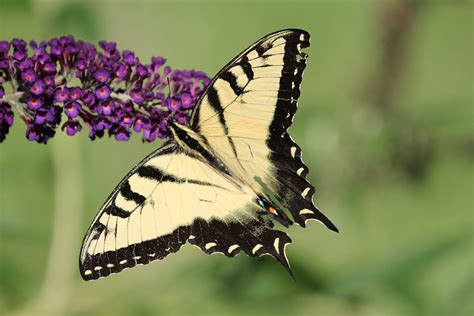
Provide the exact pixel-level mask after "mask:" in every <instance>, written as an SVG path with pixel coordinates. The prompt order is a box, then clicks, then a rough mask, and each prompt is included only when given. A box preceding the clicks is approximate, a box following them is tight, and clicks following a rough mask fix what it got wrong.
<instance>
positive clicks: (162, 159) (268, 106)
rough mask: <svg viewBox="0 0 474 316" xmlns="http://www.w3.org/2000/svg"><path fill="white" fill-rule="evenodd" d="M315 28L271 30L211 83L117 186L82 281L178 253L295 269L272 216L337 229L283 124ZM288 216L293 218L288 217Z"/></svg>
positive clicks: (87, 245) (95, 225)
mask: <svg viewBox="0 0 474 316" xmlns="http://www.w3.org/2000/svg"><path fill="white" fill-rule="evenodd" d="M308 46H309V34H308V33H307V32H306V31H303V30H296V29H289V30H283V31H279V32H275V33H272V34H269V35H267V36H265V37H263V38H262V39H260V40H258V41H257V42H256V43H255V44H253V45H251V46H250V47H249V48H247V49H246V50H244V51H243V52H242V53H240V54H239V55H238V56H237V57H235V58H234V59H233V60H232V61H231V62H229V63H228V64H227V65H226V66H225V67H224V68H223V69H222V70H221V71H219V73H218V74H217V75H216V76H215V77H214V79H213V80H212V81H211V83H210V84H209V86H208V88H207V90H206V91H205V93H203V95H202V96H201V98H200V100H199V101H198V103H197V106H196V108H195V110H194V111H193V113H192V116H191V120H190V124H189V125H188V126H185V125H180V124H178V123H177V122H171V123H170V129H171V131H172V135H173V141H172V142H170V143H168V144H165V145H163V146H162V147H161V148H159V149H157V150H156V151H155V152H153V153H151V154H150V155H149V156H148V157H146V158H145V159H143V160H142V161H141V162H140V163H139V164H138V165H137V166H136V167H135V168H133V169H132V170H131V171H130V172H129V173H128V174H127V175H126V176H125V178H124V179H123V180H122V181H121V182H120V183H119V185H118V186H117V187H116V188H115V190H114V191H113V192H112V194H111V195H110V196H109V198H108V199H107V201H106V202H105V203H104V205H103V206H102V208H101V209H100V211H99V213H98V214H97V216H96V217H95V219H94V221H93V222H92V224H91V226H90V227H89V230H88V231H87V234H86V236H85V238H84V241H83V244H82V250H81V254H80V272H81V275H82V277H83V278H84V279H85V280H92V279H98V278H101V277H106V276H108V275H110V274H111V273H118V272H120V271H122V270H124V269H126V268H131V267H134V266H135V265H137V264H147V263H149V262H151V261H153V260H157V259H163V258H165V257H166V256H168V255H169V254H170V253H173V252H177V251H178V250H179V249H180V248H181V246H182V245H183V244H185V243H186V242H188V243H190V244H192V245H195V246H197V247H199V248H200V249H201V250H202V251H203V252H205V253H207V254H212V253H215V252H220V253H222V254H224V255H226V256H228V257H235V256H236V255H237V254H238V253H239V252H240V251H243V252H244V253H246V254H247V255H249V256H251V257H258V256H262V255H264V254H268V255H271V256H273V257H274V258H275V259H276V260H277V261H278V262H280V263H281V264H282V265H283V267H285V268H286V270H287V271H288V272H290V274H291V269H290V265H289V263H288V260H287V258H286V254H285V247H286V245H288V244H289V243H290V242H291V239H290V237H288V235H287V234H286V233H285V232H283V231H280V230H277V229H274V224H273V221H277V222H279V223H281V224H282V225H284V226H286V227H288V226H289V225H292V224H293V222H296V223H297V224H299V225H300V226H302V227H305V223H306V222H307V221H308V220H317V221H320V222H322V223H323V224H324V225H325V226H326V227H328V228H329V229H331V230H333V231H337V228H336V226H334V224H332V223H331V221H330V220H329V219H328V218H327V217H326V216H324V215H323V214H322V213H321V212H320V211H319V210H318V209H317V208H316V207H315V206H314V204H313V201H312V196H313V193H314V187H313V186H312V185H311V184H310V183H309V182H308V180H307V179H306V175H307V173H308V168H307V167H306V165H305V164H304V163H303V161H302V159H301V149H300V147H299V146H298V145H297V144H296V143H295V142H294V141H293V140H292V138H291V137H290V136H289V135H288V133H287V129H288V127H289V126H290V125H291V123H292V121H293V116H294V114H295V112H296V107H297V102H298V97H299V95H300V83H301V78H302V75H303V70H304V69H305V66H306V58H307V55H306V53H304V52H302V49H304V48H306V47H308ZM288 214H291V218H290V217H289V216H288Z"/></svg>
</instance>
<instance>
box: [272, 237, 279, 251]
mask: <svg viewBox="0 0 474 316" xmlns="http://www.w3.org/2000/svg"><path fill="white" fill-rule="evenodd" d="M279 243H280V237H277V238H275V241H274V242H273V248H275V251H276V252H277V254H280V245H279Z"/></svg>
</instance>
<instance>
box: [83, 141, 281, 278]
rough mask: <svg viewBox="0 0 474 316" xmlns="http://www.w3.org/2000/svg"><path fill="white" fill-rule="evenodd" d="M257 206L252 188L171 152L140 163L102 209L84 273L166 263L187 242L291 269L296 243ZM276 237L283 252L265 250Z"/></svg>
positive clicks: (86, 247) (87, 245) (87, 246)
mask: <svg viewBox="0 0 474 316" xmlns="http://www.w3.org/2000/svg"><path fill="white" fill-rule="evenodd" d="M257 200H258V197H257V196H256V195H255V193H254V192H253V191H251V190H250V188H248V187H246V186H239V185H238V184H236V183H235V182H233V181H232V180H231V179H229V178H227V177H225V176H224V175H223V174H221V173H219V172H218V171H217V170H215V169H213V168H212V167H210V166H209V165H208V164H206V163H205V162H203V161H202V160H200V159H197V158H195V157H193V156H192V155H189V154H188V153H185V152H183V151H182V150H181V149H180V148H179V147H177V146H176V145H171V146H166V147H164V148H162V149H160V150H158V151H156V152H155V153H153V154H152V155H150V156H149V157H147V158H146V159H145V160H143V161H142V162H141V163H139V164H138V165H137V166H136V167H135V168H134V169H133V170H132V171H131V172H130V173H129V174H128V175H127V176H126V177H125V178H124V179H123V180H122V181H121V182H120V184H119V185H118V186H117V188H116V189H115V190H114V192H113V193H112V194H111V196H110V197H109V198H108V199H107V201H106V203H105V204H104V206H103V207H102V209H101V210H100V211H99V213H98V215H97V217H96V218H95V219H94V221H93V223H92V225H91V226H90V228H89V230H88V232H87V234H86V237H85V239H84V241H83V246H82V251H81V256H80V270H81V275H82V277H83V278H84V279H85V280H91V279H97V278H100V277H105V276H108V275H109V274H111V273H118V272H120V271H122V270H123V269H126V268H131V267H134V266H135V265H137V264H147V263H149V262H151V261H154V260H158V259H163V258H165V257H166V256H168V255H169V254H170V253H174V252H177V251H178V250H179V249H180V247H181V246H182V245H183V244H185V243H186V242H187V241H189V242H190V243H191V244H194V245H196V246H198V247H199V248H201V249H202V250H203V251H204V252H206V253H213V252H216V251H219V252H222V253H223V254H225V255H227V256H230V257H233V256H235V255H236V254H237V253H239V252H240V251H241V250H243V251H244V252H246V253H247V254H249V255H251V256H254V255H257V254H259V255H260V254H263V253H268V254H270V255H273V256H274V257H275V258H277V259H278V260H279V261H280V262H282V264H283V265H284V266H285V267H287V269H289V265H288V262H287V261H286V256H285V254H284V248H282V247H284V245H285V243H288V242H289V237H288V236H287V235H286V234H285V233H283V232H281V231H277V230H273V229H272V226H273V224H272V223H271V221H270V220H269V218H268V217H269V216H268V214H266V213H265V212H263V210H262V209H261V207H260V206H259V205H258V203H257ZM276 238H279V239H278V240H279V242H278V246H277V248H268V247H267V248H262V247H263V246H258V245H263V244H265V245H266V244H267V243H269V240H270V239H272V240H273V242H274V240H275V239H276ZM255 247H257V248H262V249H255ZM275 249H278V251H277V250H275ZM282 249H283V250H282ZM257 250H258V251H257Z"/></svg>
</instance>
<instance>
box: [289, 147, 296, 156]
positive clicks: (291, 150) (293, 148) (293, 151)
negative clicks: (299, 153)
mask: <svg viewBox="0 0 474 316" xmlns="http://www.w3.org/2000/svg"><path fill="white" fill-rule="evenodd" d="M290 153H291V157H293V158H295V155H296V147H295V146H293V147H291V149H290Z"/></svg>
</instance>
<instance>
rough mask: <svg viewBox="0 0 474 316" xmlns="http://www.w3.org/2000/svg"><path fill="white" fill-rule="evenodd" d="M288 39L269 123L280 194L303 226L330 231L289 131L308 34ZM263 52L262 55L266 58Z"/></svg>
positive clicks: (296, 101)
mask: <svg viewBox="0 0 474 316" xmlns="http://www.w3.org/2000/svg"><path fill="white" fill-rule="evenodd" d="M284 38H285V44H284V45H285V55H284V59H283V60H284V65H283V70H282V76H281V77H280V83H279V91H278V98H277V104H276V110H275V114H274V117H273V121H272V123H271V124H270V138H269V139H268V140H267V145H268V147H269V148H270V149H271V154H270V160H271V161H272V162H273V163H274V165H275V167H276V169H277V175H276V178H277V181H278V192H276V195H277V196H278V197H279V200H280V201H281V203H282V204H283V205H284V206H285V207H287V208H288V209H289V210H290V212H291V213H292V215H293V218H294V219H295V221H296V222H297V223H298V224H300V225H301V226H303V227H304V226H305V222H306V221H307V220H310V219H315V220H318V221H321V222H322V223H323V224H325V225H326V226H327V227H328V228H329V229H331V230H334V231H337V228H336V226H335V225H334V224H333V223H332V222H331V221H330V220H329V219H328V218H327V217H326V216H325V215H324V214H322V213H321V212H320V211H319V210H318V209H317V208H316V207H315V206H314V204H313V202H312V197H313V194H314V191H315V190H314V187H313V186H312V185H311V184H310V183H309V182H308V181H307V180H306V175H307V173H308V168H307V167H306V165H305V164H304V163H303V161H302V159H301V148H300V147H299V146H298V145H297V144H296V143H295V142H294V141H293V140H292V139H291V137H290V136H289V134H288V133H287V129H288V128H289V127H290V125H291V123H292V122H293V117H294V115H295V113H296V109H297V103H298V98H299V96H300V85H301V80H302V76H303V72H304V69H305V67H306V58H307V55H306V53H304V52H302V51H301V50H302V49H304V48H307V47H309V34H308V33H307V32H305V31H302V30H295V31H294V32H292V33H288V34H286V35H285V36H284ZM264 53H265V52H264V51H263V52H262V54H263V55H264Z"/></svg>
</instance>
